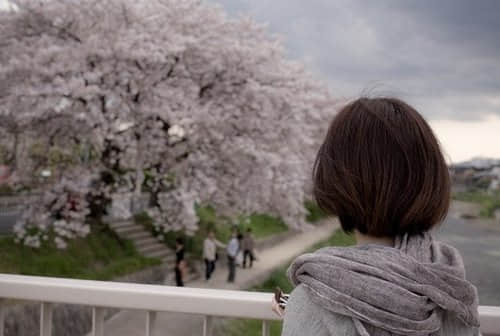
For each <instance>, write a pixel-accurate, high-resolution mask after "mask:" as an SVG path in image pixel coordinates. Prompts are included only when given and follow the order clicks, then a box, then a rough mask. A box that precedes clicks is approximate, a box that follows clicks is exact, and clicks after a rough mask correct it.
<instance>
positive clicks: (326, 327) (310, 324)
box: [282, 284, 356, 336]
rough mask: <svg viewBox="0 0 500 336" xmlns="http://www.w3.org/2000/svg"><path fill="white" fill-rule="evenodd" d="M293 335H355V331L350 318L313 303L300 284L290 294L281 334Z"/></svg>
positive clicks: (306, 290) (304, 287)
mask: <svg viewBox="0 0 500 336" xmlns="http://www.w3.org/2000/svg"><path fill="white" fill-rule="evenodd" d="M295 335H317V336H336V335H356V331H355V327H354V323H353V322H352V319H351V318H350V317H347V316H344V315H340V314H337V313H333V312H330V311H327V310H326V309H324V308H322V307H321V306H319V305H318V304H316V303H314V302H313V301H312V300H311V296H310V295H309V292H308V289H307V288H306V286H304V285H302V284H300V285H298V286H297V287H295V289H294V290H293V291H292V293H290V299H289V301H288V303H287V305H286V310H285V318H284V322H283V332H282V336H295Z"/></svg>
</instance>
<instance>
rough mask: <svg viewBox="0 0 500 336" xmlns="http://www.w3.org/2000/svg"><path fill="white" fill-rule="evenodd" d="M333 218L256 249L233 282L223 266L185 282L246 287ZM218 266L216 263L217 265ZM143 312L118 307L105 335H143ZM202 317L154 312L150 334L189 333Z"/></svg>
mask: <svg viewBox="0 0 500 336" xmlns="http://www.w3.org/2000/svg"><path fill="white" fill-rule="evenodd" d="M336 228H338V224H337V222H333V221H331V222H329V223H327V224H324V225H321V226H319V227H316V228H314V229H312V230H309V231H307V232H304V233H301V234H298V235H295V236H293V237H291V238H289V239H287V240H285V241H283V242H282V243H281V244H279V245H276V246H274V247H271V248H268V249H265V250H262V251H260V252H259V253H258V254H257V258H258V260H257V261H255V262H254V265H253V267H252V268H251V269H248V268H247V269H241V268H237V270H236V281H235V283H231V284H229V283H227V282H226V279H227V268H226V267H218V268H217V269H216V270H215V273H214V274H213V275H212V279H210V281H208V282H206V281H205V280H204V279H202V280H197V281H193V282H190V283H188V284H187V286H189V287H197V288H219V289H233V290H234V289H246V288H250V287H252V286H254V285H257V284H259V283H261V282H263V281H264V280H265V279H267V278H268V277H269V275H270V274H271V273H272V271H273V270H275V269H276V268H278V267H279V266H281V265H284V264H285V263H287V262H289V261H290V260H291V259H292V258H294V257H295V256H297V255H299V254H301V253H302V252H304V251H305V250H307V249H308V248H310V247H311V246H312V245H314V244H315V243H317V242H320V241H322V240H324V239H326V238H328V237H329V236H330V235H331V234H332V233H333V232H334V231H335V229H336ZM217 266H219V265H217ZM145 325H146V314H145V312H142V311H122V312H120V313H118V314H117V315H115V316H114V317H112V318H111V319H110V320H109V321H107V322H106V325H105V334H106V336H136V335H144V329H145ZM202 326H203V317H202V316H199V315H191V314H180V313H170V312H167V313H158V315H157V320H156V331H155V334H154V335H153V336H160V335H161V336H192V335H200V334H201V332H202Z"/></svg>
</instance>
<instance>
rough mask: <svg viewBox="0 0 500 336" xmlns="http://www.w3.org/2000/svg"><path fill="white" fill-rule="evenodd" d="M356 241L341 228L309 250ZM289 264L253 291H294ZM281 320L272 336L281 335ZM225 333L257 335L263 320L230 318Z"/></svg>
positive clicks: (230, 335)
mask: <svg viewBox="0 0 500 336" xmlns="http://www.w3.org/2000/svg"><path fill="white" fill-rule="evenodd" d="M354 243H355V241H354V237H353V236H352V235H348V234H345V233H344V232H343V231H341V230H337V231H336V232H335V233H334V234H333V235H331V236H330V237H329V238H328V239H326V240H324V241H322V242H320V243H317V244H316V245H314V246H313V247H311V248H310V249H309V251H315V250H317V249H319V248H321V247H325V246H349V245H353V244H354ZM287 268H288V265H284V266H282V267H280V268H279V269H277V270H275V271H274V272H273V273H272V274H271V275H270V276H269V278H268V279H267V280H266V281H264V282H263V283H262V284H260V285H258V286H256V287H254V288H251V289H250V290H251V291H259V292H274V289H275V288H276V287H280V288H281V289H282V290H283V291H284V292H286V293H289V292H291V291H292V289H293V287H292V285H291V284H290V282H289V281H288V278H287V276H286V270H287ZM281 324H282V323H281V322H280V321H273V322H271V326H270V327H271V336H279V335H280V334H281ZM223 329H224V332H223V333H222V334H223V335H227V336H236V335H245V336H257V335H261V334H262V321H259V320H245V319H240V320H229V321H228V323H226V324H225V325H224V327H223Z"/></svg>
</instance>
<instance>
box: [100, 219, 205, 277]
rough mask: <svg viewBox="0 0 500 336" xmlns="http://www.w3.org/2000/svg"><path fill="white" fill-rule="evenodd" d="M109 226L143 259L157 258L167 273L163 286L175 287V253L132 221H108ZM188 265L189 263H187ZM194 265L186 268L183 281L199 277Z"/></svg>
mask: <svg viewBox="0 0 500 336" xmlns="http://www.w3.org/2000/svg"><path fill="white" fill-rule="evenodd" d="M108 223H109V226H110V228H111V229H113V230H114V231H115V232H116V233H117V234H118V235H119V236H120V237H122V238H124V239H128V240H131V241H132V242H133V243H134V245H135V248H136V249H137V251H138V252H139V253H140V254H142V255H143V256H145V257H150V258H158V259H160V260H161V261H162V263H163V265H165V267H166V268H167V269H170V270H172V272H169V273H168V275H167V277H166V278H165V280H164V284H165V285H175V276H174V273H173V269H174V267H175V252H174V251H173V250H172V249H170V248H168V247H167V246H166V245H165V244H164V243H162V242H160V241H158V239H157V238H155V237H154V236H153V235H152V234H151V232H149V231H147V230H146V229H145V228H144V227H143V226H142V225H138V224H135V223H134V221H133V220H113V221H110V220H108ZM188 265H189V263H188ZM193 266H195V265H190V266H188V272H187V274H186V277H185V279H184V282H185V283H189V282H191V281H193V280H196V279H198V278H199V277H200V272H199V271H198V270H197V269H198V268H197V267H193Z"/></svg>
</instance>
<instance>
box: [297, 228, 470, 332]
mask: <svg viewBox="0 0 500 336" xmlns="http://www.w3.org/2000/svg"><path fill="white" fill-rule="evenodd" d="M288 276H289V278H290V280H291V281H292V283H293V284H294V285H298V284H299V283H302V284H303V285H304V286H305V288H306V289H307V291H308V292H309V294H310V295H311V299H312V300H313V302H315V303H316V304H318V305H320V306H321V307H323V308H325V309H327V310H328V311H331V312H334V313H338V314H342V315H347V316H350V317H352V319H353V321H354V324H355V327H356V329H357V331H358V333H359V334H360V335H362V336H368V335H372V336H377V335H387V334H388V333H389V334H390V333H393V334H396V335H413V336H428V335H438V332H439V329H440V328H441V321H442V314H443V312H444V311H449V312H453V313H455V314H456V316H457V317H458V318H459V319H460V320H462V321H463V322H464V323H465V324H466V325H469V326H474V327H478V326H479V318H478V311H477V307H478V297H477V290H476V288H475V287H474V286H473V285H472V284H471V283H470V282H468V281H467V280H466V279H465V270H464V265H463V261H462V258H461V256H460V254H459V253H458V251H457V250H456V249H455V248H454V247H452V246H449V245H447V244H444V243H441V242H438V241H435V240H434V239H433V238H432V236H431V235H430V234H428V233H426V234H423V235H416V236H411V237H408V236H407V235H405V236H404V237H400V238H397V239H396V241H395V246H394V247H387V246H381V245H374V244H370V245H364V246H353V247H326V248H322V249H320V250H318V251H316V252H314V253H308V254H304V255H302V256H300V257H298V258H297V259H296V260H295V261H294V262H293V263H292V265H291V266H290V268H289V269H288ZM367 329H368V330H370V333H368V331H367Z"/></svg>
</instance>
